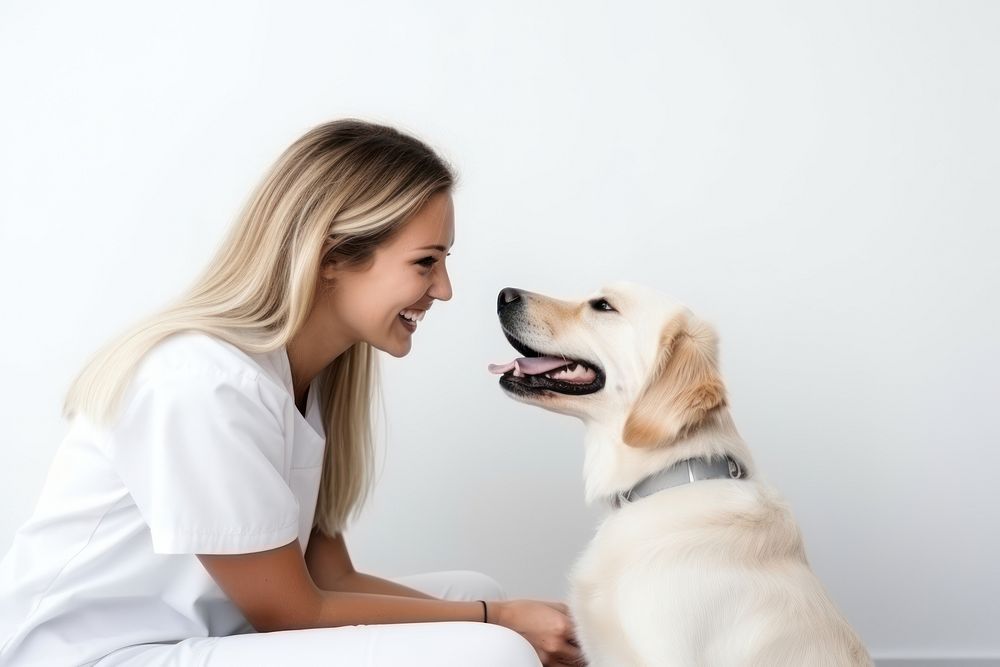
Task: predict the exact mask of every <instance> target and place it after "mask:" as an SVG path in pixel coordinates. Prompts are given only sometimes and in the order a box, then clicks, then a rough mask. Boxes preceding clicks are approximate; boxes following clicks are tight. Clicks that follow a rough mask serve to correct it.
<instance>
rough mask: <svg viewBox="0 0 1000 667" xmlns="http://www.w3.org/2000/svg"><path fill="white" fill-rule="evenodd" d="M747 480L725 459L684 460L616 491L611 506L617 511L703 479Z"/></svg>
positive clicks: (729, 458) (729, 459)
mask: <svg viewBox="0 0 1000 667" xmlns="http://www.w3.org/2000/svg"><path fill="white" fill-rule="evenodd" d="M746 478H747V474H746V471H745V470H743V468H742V467H741V466H740V464H739V463H737V461H736V459H734V458H733V457H731V456H727V457H726V458H724V459H705V458H698V459H685V460H684V461H678V462H677V463H675V464H674V465H672V466H670V467H669V468H665V469H663V470H661V471H660V472H658V473H654V474H652V475H650V476H649V477H646V478H645V479H643V480H642V481H640V482H639V483H638V484H636V485H635V486H633V487H632V488H631V489H627V490H625V491H619V492H618V493H616V494H615V495H613V496H611V506H612V507H614V508H616V509H617V508H619V507H621V506H622V505H624V504H625V503H632V502H635V501H636V500H639V499H640V498H645V497H646V496H649V495H652V494H654V493H656V492H657V491H663V490H664V489H669V488H671V487H674V486H680V485H681V484H689V483H691V482H697V481H698V480H702V479H746Z"/></svg>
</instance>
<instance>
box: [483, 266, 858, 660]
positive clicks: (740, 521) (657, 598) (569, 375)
mask: <svg viewBox="0 0 1000 667" xmlns="http://www.w3.org/2000/svg"><path fill="white" fill-rule="evenodd" d="M497 310H498V313H499V317H500V324H501V327H502V329H503V332H504V334H505V335H506V336H507V339H508V340H509V341H510V343H511V344H512V345H513V346H514V347H515V348H516V349H517V350H518V351H519V352H520V353H521V354H523V355H525V356H524V357H522V358H520V359H517V360H516V361H513V362H511V363H509V364H501V365H491V366H490V370H491V371H492V372H494V373H497V374H500V375H501V376H502V377H501V378H500V386H501V387H503V389H504V390H505V391H506V392H507V393H508V394H509V395H510V396H512V397H513V398H515V399H517V400H519V401H522V402H524V403H529V404H532V405H538V406H541V407H543V408H546V409H548V410H552V411H555V412H559V413H563V414H567V415H572V416H575V417H577V418H579V419H581V420H582V421H583V422H584V424H585V425H586V438H585V447H586V452H585V457H584V471H583V472H584V479H585V489H586V498H587V502H588V503H592V502H595V501H604V502H607V503H609V505H610V506H611V509H610V511H609V514H608V516H607V518H606V519H605V520H604V521H603V522H602V523H601V525H600V526H599V528H598V529H597V533H596V535H595V537H594V539H593V540H592V541H591V543H590V545H589V546H588V547H587V549H586V551H585V552H584V553H583V554H582V556H581V557H580V559H579V561H578V562H577V564H576V566H575V568H574V570H573V573H572V575H571V577H570V584H571V591H570V598H569V606H570V609H571V611H572V614H573V617H574V619H575V621H576V624H577V634H578V638H579V640H580V644H581V647H582V648H583V651H584V654H585V655H586V656H587V659H588V662H589V664H590V665H592V666H593V667H668V666H669V667H673V666H675V665H676V666H677V667H692V666H696V665H704V666H706V667H725V666H730V665H732V666H740V667H743V666H747V665H760V666H766V667H781V666H786V665H787V666H794V667H805V666H811V665H852V666H853V665H872V664H873V663H872V661H871V658H870V657H869V655H868V652H867V651H866V650H865V647H864V646H863V645H862V643H861V641H860V639H859V638H858V636H857V634H855V632H854V631H853V630H852V629H851V627H850V625H848V623H847V621H846V620H845V619H844V617H843V616H842V615H841V614H840V612H839V611H838V610H837V608H836V606H835V605H834V603H833V602H832V601H831V600H830V597H829V596H828V595H827V593H826V591H825V589H824V588H823V585H822V584H821V583H820V581H819V580H818V579H817V578H816V576H815V574H813V572H812V570H811V569H810V568H809V564H808V562H807V560H806V553H805V549H804V547H803V544H802V539H801V536H800V534H799V530H798V527H797V526H796V523H795V520H794V518H793V517H792V514H791V512H790V511H789V509H788V507H787V505H786V504H785V503H784V501H783V500H782V499H781V497H780V496H779V494H778V493H777V491H775V489H773V488H772V487H771V486H769V485H768V484H767V483H766V482H764V481H763V480H762V479H760V478H759V477H758V476H757V472H756V467H755V465H754V462H753V459H752V457H751V455H750V451H749V450H748V449H747V446H746V444H745V443H744V442H743V440H742V438H741V437H740V435H739V434H738V433H737V431H736V427H735V426H734V424H733V420H732V418H731V416H730V413H729V410H728V408H727V403H726V392H725V386H724V385H723V381H722V377H721V376H720V374H719V369H718V362H717V347H718V344H717V338H716V335H715V333H714V331H713V330H712V329H711V327H709V325H708V324H706V323H705V322H703V321H700V320H699V319H698V318H696V317H695V316H694V315H693V314H692V313H691V312H690V311H689V310H688V309H687V308H686V307H685V306H684V305H682V304H680V303H678V302H676V301H673V300H671V299H668V298H666V297H664V296H662V295H659V294H657V293H655V292H653V291H651V290H649V289H646V288H643V287H640V286H638V285H634V284H629V283H618V284H615V285H612V286H609V287H608V288H606V289H603V290H601V291H600V292H598V293H597V294H595V295H594V296H593V297H591V298H589V299H586V300H584V301H582V302H570V301H562V300H558V299H553V298H549V297H545V296H542V295H539V294H533V293H531V292H525V291H522V290H516V289H511V288H507V289H505V290H503V291H502V292H501V293H500V296H499V299H498V304H497ZM688 462H690V467H689V463H688Z"/></svg>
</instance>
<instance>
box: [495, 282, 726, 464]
mask: <svg viewBox="0 0 1000 667" xmlns="http://www.w3.org/2000/svg"><path fill="white" fill-rule="evenodd" d="M497 312H498V315H499V318H500V326H501V328H502V329H503V332H504V335H505V336H506V337H507V340H508V341H510V343H511V345H513V346H514V348H515V349H517V351H518V352H520V353H521V354H523V355H524V357H521V358H519V359H516V360H515V361H512V362H510V363H508V364H495V365H491V366H490V370H491V371H492V372H494V373H496V374H499V375H501V377H500V386H501V387H502V388H503V389H504V390H505V391H506V392H507V393H508V394H509V395H510V396H512V397H513V398H515V399H517V400H519V401H522V402H524V403H530V404H533V405H538V406H541V407H543V408H546V409H548V410H552V411H554V412H560V413H563V414H569V415H573V416H576V417H579V418H581V419H583V420H584V421H586V422H590V421H599V422H601V423H603V424H608V425H615V426H618V425H620V427H621V429H622V431H621V439H622V441H623V442H624V443H625V444H626V445H629V446H631V447H636V448H640V447H654V446H664V445H669V444H671V443H673V442H676V441H677V440H678V439H681V438H683V437H684V436H685V435H686V434H687V433H688V432H690V431H691V430H692V429H694V428H696V427H697V426H698V425H699V424H701V423H702V422H703V421H704V420H705V418H706V417H707V416H708V415H709V414H710V413H711V412H712V411H714V410H716V409H718V408H721V407H723V406H725V404H726V394H725V387H724V385H723V382H722V378H721V377H720V375H719V371H718V363H717V350H718V342H717V338H716V334H715V332H714V330H713V329H712V328H711V327H710V326H709V325H707V324H706V323H704V322H702V321H700V320H699V319H697V318H696V317H695V316H694V315H693V314H692V313H691V312H690V310H688V309H687V308H686V307H685V306H684V305H683V304H681V303H679V302H677V301H674V300H672V299H670V298H668V297H665V296H663V295H660V294H658V293H656V292H654V291H653V290H650V289H648V288H645V287H642V286H639V285H635V284H631V283H615V284H613V285H609V286H607V287H605V288H603V289H601V290H599V291H598V292H596V293H594V294H592V295H591V296H589V297H588V298H586V299H583V300H581V301H564V300H560V299H554V298H551V297H547V296H543V295H540V294H534V293H532V292H526V291H524V290H519V289H514V288H506V289H504V290H502V291H501V292H500V295H499V297H498V299H497Z"/></svg>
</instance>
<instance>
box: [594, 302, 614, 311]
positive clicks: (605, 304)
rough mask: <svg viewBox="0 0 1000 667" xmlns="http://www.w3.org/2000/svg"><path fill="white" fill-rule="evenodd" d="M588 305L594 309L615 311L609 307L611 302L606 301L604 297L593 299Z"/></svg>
mask: <svg viewBox="0 0 1000 667" xmlns="http://www.w3.org/2000/svg"><path fill="white" fill-rule="evenodd" d="M590 307H591V308H593V309H594V310H606V311H609V312H616V311H615V309H614V308H612V307H611V304H610V303H608V302H607V300H606V299H594V300H593V301H591V302H590Z"/></svg>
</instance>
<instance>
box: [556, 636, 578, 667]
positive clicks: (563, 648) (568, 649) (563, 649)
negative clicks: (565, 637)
mask: <svg viewBox="0 0 1000 667" xmlns="http://www.w3.org/2000/svg"><path fill="white" fill-rule="evenodd" d="M555 655H557V656H558V657H559V660H560V661H562V662H564V663H566V664H568V665H583V664H586V663H585V662H584V657H583V651H581V650H580V649H579V648H578V647H576V646H573V645H572V644H570V643H569V642H563V643H562V644H561V645H560V646H559V648H558V649H557V650H556V651H555Z"/></svg>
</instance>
